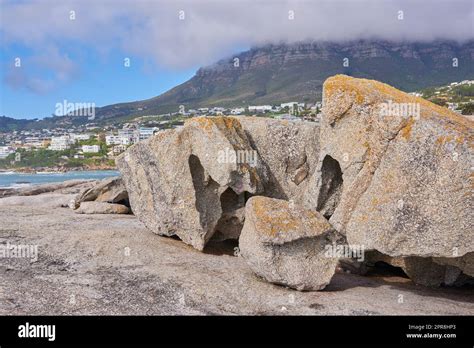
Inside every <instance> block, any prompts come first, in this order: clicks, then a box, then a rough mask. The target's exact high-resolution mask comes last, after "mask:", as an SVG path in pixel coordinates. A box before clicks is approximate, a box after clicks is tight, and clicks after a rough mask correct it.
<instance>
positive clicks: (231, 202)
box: [213, 187, 250, 240]
mask: <svg viewBox="0 0 474 348" xmlns="http://www.w3.org/2000/svg"><path fill="white" fill-rule="evenodd" d="M249 195H250V193H249V192H246V191H244V192H242V193H241V194H237V193H235V191H234V190H233V189H232V188H230V187H228V188H227V189H226V190H225V191H224V192H223V193H222V194H221V196H220V204H221V209H222V216H221V217H220V219H219V221H218V222H217V226H216V230H215V233H214V235H213V240H225V239H238V238H239V236H240V232H241V231H242V227H243V225H244V221H245V202H246V201H247V199H248V198H250V197H249Z"/></svg>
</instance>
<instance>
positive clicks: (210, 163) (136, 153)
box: [116, 117, 266, 250]
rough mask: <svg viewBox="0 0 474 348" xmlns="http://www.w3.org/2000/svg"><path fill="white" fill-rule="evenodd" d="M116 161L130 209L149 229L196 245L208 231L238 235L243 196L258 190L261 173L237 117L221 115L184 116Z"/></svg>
mask: <svg viewBox="0 0 474 348" xmlns="http://www.w3.org/2000/svg"><path fill="white" fill-rule="evenodd" d="M237 155H239V156H240V157H237ZM116 162H117V166H118V168H119V170H120V171H121V173H122V175H123V178H124V181H125V185H126V187H127V191H128V193H129V198H130V204H131V207H132V210H133V212H134V214H135V215H136V216H137V217H138V218H139V219H140V220H141V221H142V222H143V223H144V224H145V225H146V226H147V227H148V228H149V229H150V230H151V231H153V232H155V233H157V234H160V235H167V236H171V235H177V236H178V237H180V238H181V239H182V240H183V241H184V242H185V243H187V244H190V245H192V246H193V247H195V248H196V249H199V250H202V249H203V248H204V246H205V244H206V243H207V242H208V241H209V240H210V239H211V237H212V236H213V235H214V234H216V235H217V236H216V238H219V239H225V238H226V236H227V237H234V238H235V237H236V235H237V237H238V234H239V232H240V229H241V223H242V208H243V207H244V205H245V201H246V200H247V199H248V197H250V195H253V194H258V193H260V192H262V191H263V177H264V176H265V175H266V173H265V171H264V170H263V169H264V168H263V167H262V166H261V165H260V159H259V157H258V154H257V153H256V151H255V150H254V149H253V148H252V146H251V144H250V141H249V139H248V138H247V135H246V134H245V132H244V131H243V129H242V126H241V125H240V123H239V121H238V120H237V119H234V118H224V117H209V118H207V117H202V118H193V119H190V120H188V121H187V122H186V124H185V126H184V127H183V128H181V129H174V130H166V131H162V132H159V133H158V134H156V135H155V136H154V137H152V138H151V139H149V140H147V141H143V142H140V143H138V144H136V145H134V146H132V147H131V148H130V149H128V150H127V151H126V152H125V153H124V154H122V155H121V156H119V157H118V158H117V161H116ZM233 224H234V225H237V226H234V228H231V229H229V228H228V227H229V225H233ZM239 225H240V227H239ZM236 230H237V231H236ZM229 235H230V236H229Z"/></svg>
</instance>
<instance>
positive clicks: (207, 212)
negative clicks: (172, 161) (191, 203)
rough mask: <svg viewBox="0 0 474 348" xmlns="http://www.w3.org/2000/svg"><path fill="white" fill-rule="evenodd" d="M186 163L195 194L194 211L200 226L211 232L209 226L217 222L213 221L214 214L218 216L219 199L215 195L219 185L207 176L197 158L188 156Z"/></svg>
mask: <svg viewBox="0 0 474 348" xmlns="http://www.w3.org/2000/svg"><path fill="white" fill-rule="evenodd" d="M188 161H189V169H190V171H191V177H192V180H193V186H194V190H195V192H196V195H195V196H196V210H197V211H198V212H199V220H200V224H201V226H202V227H203V229H205V230H207V229H210V230H213V229H214V227H213V226H209V224H212V223H213V222H214V221H217V219H215V215H216V214H219V215H220V204H219V197H218V195H217V189H218V188H219V184H218V183H217V182H215V181H214V180H213V179H212V178H211V177H210V176H209V175H207V173H206V172H205V170H204V167H203V166H202V165H201V161H200V160H199V158H198V157H197V156H195V155H191V156H189V160H188ZM214 223H215V222H214Z"/></svg>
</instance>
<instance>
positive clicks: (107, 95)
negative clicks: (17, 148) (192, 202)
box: [0, 46, 198, 118]
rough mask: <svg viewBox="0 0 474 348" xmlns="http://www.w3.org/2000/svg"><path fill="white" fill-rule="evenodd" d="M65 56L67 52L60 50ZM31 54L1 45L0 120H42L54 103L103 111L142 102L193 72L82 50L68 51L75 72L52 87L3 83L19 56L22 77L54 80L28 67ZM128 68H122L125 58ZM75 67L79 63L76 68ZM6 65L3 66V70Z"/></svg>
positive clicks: (122, 55)
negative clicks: (88, 105)
mask: <svg viewBox="0 0 474 348" xmlns="http://www.w3.org/2000/svg"><path fill="white" fill-rule="evenodd" d="M64 51H65V52H67V51H66V50H65V48H64ZM30 55H31V52H29V50H28V49H26V48H24V47H15V49H11V48H9V47H4V46H2V49H1V62H2V69H1V72H0V79H1V81H2V83H1V84H0V97H1V103H0V106H1V108H0V116H2V115H5V116H9V117H14V118H42V117H47V116H51V114H53V113H54V111H55V105H56V103H62V102H63V100H67V101H68V102H73V103H74V102H87V103H89V102H90V103H95V104H96V106H104V105H109V104H114V103H118V102H127V101H134V100H141V99H146V98H151V97H154V96H157V95H159V94H161V93H163V92H166V91H167V90H169V89H170V88H172V87H174V86H176V85H178V84H180V83H182V82H185V81H186V80H188V79H189V78H191V77H192V76H193V75H194V73H195V71H196V69H197V68H198V67H191V68H186V69H170V68H167V67H159V66H157V65H156V64H152V63H150V62H147V61H146V60H144V59H142V58H140V57H136V56H135V57H134V56H131V55H127V54H125V53H124V52H113V53H111V54H108V55H107V56H106V57H100V56H98V54H97V53H96V52H94V51H90V50H89V51H88V50H87V48H84V51H82V52H81V53H80V54H75V53H74V52H70V53H69V55H70V58H71V59H72V60H74V62H76V63H77V68H76V69H77V70H76V71H74V73H73V74H72V76H71V77H68V78H67V80H65V81H62V82H61V81H58V82H55V86H51V87H50V86H49V85H48V84H46V86H44V87H43V88H42V87H41V85H40V86H30V87H29V88H28V87H26V86H25V85H20V86H16V87H12V86H11V85H10V84H8V83H5V79H6V77H7V75H8V71H9V70H10V69H12V67H14V66H15V58H16V57H22V58H23V59H22V62H21V67H19V68H13V69H23V70H24V71H26V74H29V73H32V74H34V75H35V76H38V77H39V78H40V79H44V80H45V81H48V80H54V77H53V76H52V72H51V70H49V69H42V68H41V67H39V68H38V67H36V66H34V65H33V64H34V62H31V64H32V65H33V66H28V64H29V63H30V62H29V61H28V60H29V59H28V57H30ZM126 57H127V58H129V59H130V66H129V67H125V66H124V62H125V58H126ZM79 62H80V63H79ZM5 65H6V66H7V67H5Z"/></svg>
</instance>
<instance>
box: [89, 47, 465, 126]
mask: <svg viewBox="0 0 474 348" xmlns="http://www.w3.org/2000/svg"><path fill="white" fill-rule="evenodd" d="M235 58H238V59H239V66H238V67H235V66H234V59H235ZM344 58H348V59H349V66H348V67H344V66H343V59H344ZM453 58H457V59H458V64H459V65H458V67H453ZM339 73H343V74H347V75H351V76H356V77H365V78H371V79H376V80H379V81H383V82H386V83H388V84H390V85H392V86H394V87H397V88H399V89H402V90H405V91H414V90H418V89H421V88H426V87H429V86H438V85H442V84H446V83H449V82H452V81H460V80H464V79H472V78H474V41H472V42H469V43H466V44H464V45H459V44H457V43H454V42H435V43H390V42H381V41H375V42H365V41H358V42H349V43H317V42H316V43H299V44H292V45H283V44H282V45H268V46H264V47H260V48H254V49H251V50H249V51H246V52H242V53H240V54H238V55H236V56H235V57H231V58H228V59H224V60H221V61H219V62H218V63H216V64H214V65H212V66H210V67H206V68H201V69H199V70H198V71H197V73H196V75H195V76H194V77H193V78H191V79H190V80H189V81H187V82H185V83H183V84H181V85H179V86H177V87H175V88H173V89H171V90H170V91H168V92H166V93H164V94H162V95H160V96H158V97H155V98H152V99H148V100H144V101H139V102H133V103H126V104H117V105H111V106H107V107H103V108H100V109H99V110H98V112H97V115H98V116H99V117H117V116H120V115H122V116H123V115H126V114H130V113H133V114H137V115H139V114H154V113H162V112H169V111H176V110H177V108H178V106H179V105H181V104H182V105H185V106H186V108H190V107H198V106H217V105H219V106H221V105H222V106H237V105H249V104H264V103H280V102H286V101H293V100H294V101H306V102H311V101H315V100H320V98H321V88H322V84H323V82H324V80H325V79H326V78H327V77H329V76H332V75H335V74H339ZM139 108H142V109H143V110H138V109H139Z"/></svg>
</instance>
